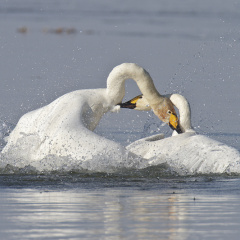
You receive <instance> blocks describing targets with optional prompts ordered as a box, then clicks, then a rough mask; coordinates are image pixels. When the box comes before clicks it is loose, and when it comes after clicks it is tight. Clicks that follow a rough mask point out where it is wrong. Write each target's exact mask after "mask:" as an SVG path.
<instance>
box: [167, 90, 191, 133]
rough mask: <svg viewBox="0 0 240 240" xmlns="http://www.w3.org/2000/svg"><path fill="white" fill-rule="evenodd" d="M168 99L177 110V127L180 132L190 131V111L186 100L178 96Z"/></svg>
mask: <svg viewBox="0 0 240 240" xmlns="http://www.w3.org/2000/svg"><path fill="white" fill-rule="evenodd" d="M169 98H170V100H171V101H172V103H173V104H174V105H175V106H176V107H177V108H178V110H179V115H180V116H179V125H180V127H181V129H182V131H183V132H186V131H187V130H192V125H191V109H190V105H189V103H188V101H187V99H186V98H185V97H184V96H182V95H180V94H172V95H170V96H169Z"/></svg>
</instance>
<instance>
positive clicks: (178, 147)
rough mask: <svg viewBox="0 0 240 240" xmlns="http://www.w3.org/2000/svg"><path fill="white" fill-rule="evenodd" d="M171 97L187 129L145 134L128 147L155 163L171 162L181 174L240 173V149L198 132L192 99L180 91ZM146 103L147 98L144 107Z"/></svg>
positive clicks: (181, 121) (171, 165)
mask: <svg viewBox="0 0 240 240" xmlns="http://www.w3.org/2000/svg"><path fill="white" fill-rule="evenodd" d="M168 97H169V98H170V99H171V101H172V103H173V104H174V105H175V106H176V107H177V108H178V110H179V125H180V128H181V129H182V132H183V133H182V134H177V135H176V134H173V135H174V136H172V137H169V138H164V136H163V135H162V134H158V135H155V136H151V137H147V138H143V139H140V140H138V141H135V142H133V143H132V144H130V145H128V146H127V149H128V150H129V151H131V152H133V153H135V154H137V155H139V156H141V157H143V158H145V159H148V163H149V165H151V166H152V165H158V164H161V163H167V164H168V165H169V166H170V167H171V168H172V169H174V170H175V171H177V172H178V173H180V174H196V173H204V174H208V173H240V153H239V152H238V151H237V150H236V149H235V148H232V147H229V146H227V145H225V144H223V143H220V142H218V141H215V140H213V139H211V138H208V137H206V136H203V135H198V134H196V132H195V131H194V130H193V128H192V126H191V111H190V106H189V103H188V101H187V100H186V99H185V98H184V97H183V96H181V95H179V94H172V95H168ZM135 100H136V99H135ZM130 101H131V100H130ZM141 101H142V100H141ZM144 101H145V100H144ZM142 102H143V101H142ZM146 104H147V102H146V101H145V102H144V105H143V108H142V109H144V108H145V107H144V106H145V105H146ZM140 106H141V105H140V104H139V105H138V109H139V110H141V107H140Z"/></svg>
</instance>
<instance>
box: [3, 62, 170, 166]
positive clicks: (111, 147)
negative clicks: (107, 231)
mask: <svg viewBox="0 0 240 240" xmlns="http://www.w3.org/2000/svg"><path fill="white" fill-rule="evenodd" d="M127 79H133V80H134V81H135V82H136V83H137V85H138V87H139V89H140V90H141V92H142V93H143V94H144V96H146V97H147V100H148V102H149V104H151V107H152V108H154V109H155V111H156V112H158V114H161V118H162V119H163V118H164V121H168V119H169V117H170V115H169V114H168V113H167V112H166V111H167V110H166V109H168V108H170V109H171V110H172V109H173V105H172V103H171V102H170V101H169V100H168V99H166V98H165V97H162V96H161V95H160V94H159V93H158V91H157V90H156V88H155V86H154V84H153V81H152V79H151V77H150V75H149V74H148V72H147V71H145V70H144V69H143V68H141V67H140V66H138V65H136V64H134V63H123V64H121V65H119V66H117V67H115V68H114V69H113V70H112V71H111V73H110V74H109V76H108V79H107V88H103V89H87V90H78V91H74V92H70V93H67V94H65V95H63V96H61V97H59V98H58V99H56V100H55V101H53V102H52V103H50V104H49V105H47V106H44V107H42V108H40V109H37V110H35V111H32V112H29V113H27V114H25V115H23V116H22V117H21V118H20V120H19V122H18V124H17V125H16V127H15V129H14V130H13V131H12V133H11V134H10V136H9V139H8V143H7V145H6V146H5V147H4V149H3V151H2V155H3V158H4V159H14V161H15V162H14V165H15V166H19V164H20V163H21V161H19V162H16V159H21V160H22V159H23V160H26V162H27V163H31V164H32V163H33V162H40V161H41V160H43V159H47V158H49V157H52V156H55V157H63V158H70V159H73V160H74V161H76V162H78V161H79V162H81V161H91V160H92V159H99V158H100V157H101V156H102V157H101V158H102V159H104V160H105V161H107V160H111V161H121V160H122V158H123V157H124V156H125V155H126V149H125V148H124V147H123V146H121V145H120V144H118V143H115V142H113V141H110V140H108V139H106V138H104V137H101V136H99V135H97V134H95V133H94V132H93V130H94V129H95V127H96V126H97V124H98V123H99V121H100V119H101V117H102V116H103V115H104V114H105V113H106V112H108V111H109V110H112V109H114V107H115V105H117V104H118V103H120V102H121V101H122V99H123V97H124V94H125V87H124V83H125V80H127ZM162 104H164V108H162ZM161 109H164V113H163V112H161ZM172 111H173V110H172ZM165 115H166V116H165ZM45 162H46V161H45ZM25 165H26V164H25ZM42 165H43V164H42Z"/></svg>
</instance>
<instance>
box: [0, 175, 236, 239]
mask: <svg viewBox="0 0 240 240" xmlns="http://www.w3.org/2000/svg"><path fill="white" fill-rule="evenodd" d="M1 182H2V183H3V184H2V185H4V187H3V186H2V188H1V190H0V191H1V197H0V201H1V204H0V206H1V216H0V222H1V226H0V230H1V236H2V237H4V238H3V239H15V238H18V239H136V238H137V239H226V238H229V239H238V234H239V221H240V217H239V216H240V214H239V213H240V208H239V193H240V192H239V188H236V186H238V185H239V178H229V177H227V176H225V177H222V176H218V177H217V176H215V177H209V176H198V177H189V178H179V177H171V178H168V177H167V178H152V177H151V176H149V177H148V178H146V177H140V176H138V177H133V175H129V176H124V178H123V176H121V175H115V176H113V175H112V176H111V175H110V176H109V175H105V174H99V175H98V176H97V175H96V174H95V175H85V176H82V175H81V174H76V173H75V174H67V175H62V176H60V175H48V176H38V177H35V176H26V175H23V176H1Z"/></svg>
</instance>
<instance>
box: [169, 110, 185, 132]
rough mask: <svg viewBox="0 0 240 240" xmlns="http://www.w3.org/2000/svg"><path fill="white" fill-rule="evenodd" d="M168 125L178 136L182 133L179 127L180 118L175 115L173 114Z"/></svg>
mask: <svg viewBox="0 0 240 240" xmlns="http://www.w3.org/2000/svg"><path fill="white" fill-rule="evenodd" d="M168 125H169V126H170V128H171V129H173V130H175V131H176V132H177V133H178V134H180V133H182V130H181V128H180V126H179V121H178V117H177V115H175V114H174V113H171V115H170V118H169V123H168Z"/></svg>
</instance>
